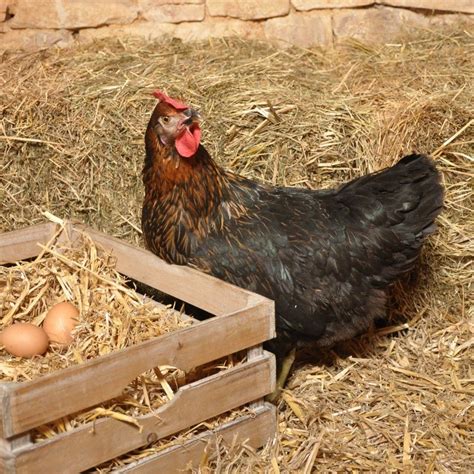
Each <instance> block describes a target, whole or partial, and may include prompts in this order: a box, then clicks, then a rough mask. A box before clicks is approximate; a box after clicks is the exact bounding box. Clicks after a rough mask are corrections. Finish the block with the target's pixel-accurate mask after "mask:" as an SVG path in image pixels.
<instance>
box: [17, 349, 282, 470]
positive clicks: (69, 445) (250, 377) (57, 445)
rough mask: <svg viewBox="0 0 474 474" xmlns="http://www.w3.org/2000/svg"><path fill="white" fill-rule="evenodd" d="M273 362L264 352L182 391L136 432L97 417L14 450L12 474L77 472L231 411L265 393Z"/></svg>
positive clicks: (268, 389)
mask: <svg viewBox="0 0 474 474" xmlns="http://www.w3.org/2000/svg"><path fill="white" fill-rule="evenodd" d="M274 386H275V359H274V356H273V354H269V353H266V354H265V355H264V356H262V357H261V358H260V359H259V360H254V361H252V362H247V363H245V364H242V365H240V366H236V367H234V368H231V369H228V370H226V371H224V372H221V373H218V374H215V375H212V376H210V377H207V378H206V379H203V380H200V381H198V382H195V383H193V384H189V385H186V386H185V387H182V388H181V389H180V390H179V391H178V392H177V394H176V396H175V398H174V399H173V400H172V401H171V402H170V403H169V404H166V405H165V406H164V407H162V408H160V409H159V410H157V411H156V413H155V415H149V416H145V417H141V418H138V421H139V423H140V424H141V425H142V426H143V430H142V432H141V433H140V432H139V430H138V429H137V428H136V427H135V426H132V425H130V424H127V423H124V422H120V421H117V420H115V419H111V418H108V419H101V420H98V421H96V422H95V423H88V424H87V425H85V426H84V427H81V428H79V429H76V430H74V431H72V432H69V433H64V434H62V435H58V436H56V437H55V438H53V439H51V440H49V441H45V442H42V443H38V444H36V445H32V446H31V447H29V448H24V449H21V450H18V451H15V452H14V453H15V456H16V459H15V460H16V463H15V464H16V469H17V473H18V474H30V473H31V474H37V473H39V472H47V473H48V474H55V473H58V474H62V473H64V472H79V471H82V470H85V469H88V468H90V467H93V466H95V465H97V464H100V463H102V462H105V461H107V460H109V459H112V458H114V457H117V456H120V455H121V454H123V453H125V452H128V451H130V450H133V449H136V448H139V447H141V446H144V445H145V444H148V443H149V441H150V439H161V438H163V437H165V436H169V435H171V434H173V433H176V432H178V431H181V430H182V429H185V428H187V427H189V426H193V425H195V424H198V423H200V422H202V421H204V420H207V419H209V418H212V417H213V416H216V415H218V414H222V413H225V412H226V411H229V410H232V409H234V408H237V407H239V406H241V405H244V404H245V403H248V402H251V401H252V400H255V399H257V398H260V397H262V396H264V395H265V394H267V393H269V392H271V391H272V390H273V389H274Z"/></svg>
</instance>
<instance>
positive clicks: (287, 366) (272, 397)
mask: <svg viewBox="0 0 474 474" xmlns="http://www.w3.org/2000/svg"><path fill="white" fill-rule="evenodd" d="M295 358H296V347H293V349H291V350H290V352H288V353H287V354H286V355H285V357H284V358H283V360H282V362H281V367H280V371H279V373H278V378H277V382H276V387H275V390H273V392H272V393H270V394H269V395H267V396H266V400H267V401H268V402H270V403H276V401H277V400H278V398H279V397H280V394H281V391H282V390H283V388H284V386H285V383H286V380H287V379H288V375H289V374H290V370H291V368H292V367H293V363H294V362H295Z"/></svg>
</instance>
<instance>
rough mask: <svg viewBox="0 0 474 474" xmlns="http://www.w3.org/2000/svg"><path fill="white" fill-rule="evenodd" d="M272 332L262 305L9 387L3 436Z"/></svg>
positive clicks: (269, 316)
mask: <svg viewBox="0 0 474 474" xmlns="http://www.w3.org/2000/svg"><path fill="white" fill-rule="evenodd" d="M272 331H273V318H272V312H271V311H269V309H268V307H267V306H266V305H265V304H264V303H261V304H259V305H257V306H255V307H253V308H250V309H243V310H241V311H236V312H235V313H233V314H230V315H228V316H223V317H221V318H217V317H216V318H211V319H208V320H206V321H203V322H201V323H198V324H195V325H193V326H191V327H188V328H185V329H182V330H179V331H176V332H173V333H170V334H166V335H163V336H160V337H158V338H156V339H153V340H149V341H145V342H143V343H141V344H137V345H135V346H132V347H129V348H127V349H123V350H121V351H117V352H114V353H112V354H108V355H106V356H102V357H99V358H97V359H94V360H91V361H88V362H86V363H84V364H81V365H78V366H74V367H70V368H68V369H64V370H62V371H58V372H55V373H52V374H49V375H46V376H44V377H41V378H39V379H37V380H33V381H31V382H25V383H21V384H14V383H7V384H3V386H4V387H5V391H6V393H7V395H6V396H7V397H8V402H6V403H8V407H9V413H10V419H8V418H7V417H6V418H4V419H3V420H2V422H3V427H2V428H3V435H4V436H5V437H9V436H12V435H15V434H17V433H22V432H24V431H26V430H28V429H31V428H34V427H35V426H39V425H42V424H44V423H47V422H49V421H52V420H55V419H57V418H60V417H61V416H65V415H67V414H69V413H74V412H76V411H79V410H82V409H85V408H88V407H90V406H93V405H96V404H98V403H100V402H103V401H105V400H109V399H111V398H114V397H117V396H119V395H120V394H121V393H122V389H123V388H124V387H125V386H126V385H128V384H129V383H130V382H131V381H132V380H133V379H134V378H136V377H137V376H138V375H140V374H142V373H143V372H145V371H146V370H149V369H152V368H153V367H156V366H159V365H172V366H175V367H179V368H181V369H183V370H185V371H187V370H189V369H191V368H193V367H196V366H199V365H202V364H204V363H206V362H210V361H212V360H215V359H218V358H219V357H223V356H225V355H227V354H232V353H233V352H237V351H239V350H241V349H244V348H246V347H250V346H253V345H255V344H259V343H261V342H263V341H265V340H267V339H269V338H271V337H272V334H273V333H272ZM209 341H212V344H209ZM7 422H8V423H7Z"/></svg>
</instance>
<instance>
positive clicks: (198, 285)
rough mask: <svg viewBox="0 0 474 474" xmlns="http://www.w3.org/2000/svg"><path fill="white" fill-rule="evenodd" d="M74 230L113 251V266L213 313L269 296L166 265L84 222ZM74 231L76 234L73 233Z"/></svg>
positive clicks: (147, 253)
mask: <svg viewBox="0 0 474 474" xmlns="http://www.w3.org/2000/svg"><path fill="white" fill-rule="evenodd" d="M74 229H75V230H76V232H78V233H79V232H81V231H84V232H87V234H89V235H90V236H91V237H92V238H93V240H94V241H96V242H98V243H99V244H101V245H102V246H103V247H104V248H106V249H110V250H112V251H113V254H114V256H115V257H116V258H117V270H118V271H119V272H121V273H124V274H125V275H127V276H129V277H130V278H133V279H135V280H138V281H140V282H142V283H145V284H147V285H150V286H152V287H154V288H158V289H159V290H160V291H163V292H164V293H167V294H168V295H171V296H173V297H175V298H178V299H180V300H183V301H186V302H187V303H190V304H192V305H194V306H197V307H199V308H202V309H204V310H206V311H208V312H210V313H212V314H215V315H217V316H220V315H223V314H227V313H230V312H233V311H236V310H238V309H241V308H243V307H247V306H249V305H252V304H254V303H256V302H258V301H262V300H266V301H268V302H269V304H273V303H272V302H271V300H268V299H266V298H264V297H263V296H260V295H256V294H255V293H252V292H250V291H247V290H243V289H241V288H238V287H237V286H234V285H231V284H229V283H226V282H224V281H222V280H219V279H218V278H214V277H212V276H210V275H206V274H205V273H202V272H200V271H198V270H194V269H192V268H189V267H185V266H179V265H170V264H168V263H166V262H164V261H163V260H161V259H160V258H158V257H157V256H156V255H153V254H152V253H151V252H149V251H148V250H144V249H139V248H137V247H134V246H132V245H129V244H126V243H125V242H122V241H120V240H119V239H115V238H113V237H110V236H108V235H106V234H103V233H101V232H98V231H96V230H94V229H91V228H90V227H87V226H84V225H74ZM76 235H77V234H76Z"/></svg>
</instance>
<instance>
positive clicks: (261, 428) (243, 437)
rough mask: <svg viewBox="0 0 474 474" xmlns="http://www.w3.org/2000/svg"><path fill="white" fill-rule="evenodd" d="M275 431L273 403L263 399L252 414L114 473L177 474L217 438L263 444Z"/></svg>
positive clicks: (194, 462)
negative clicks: (260, 405) (262, 403)
mask: <svg viewBox="0 0 474 474" xmlns="http://www.w3.org/2000/svg"><path fill="white" fill-rule="evenodd" d="M275 432H276V407H275V406H274V405H271V404H269V403H266V404H265V405H264V406H262V407H261V408H258V409H257V410H255V413H254V414H252V415H245V416H243V417H240V418H238V419H237V420H233V421H230V422H228V423H225V424H223V425H222V426H220V427H219V428H216V429H214V430H210V431H206V432H204V433H202V434H200V435H198V436H196V437H195V438H194V439H192V440H190V441H186V442H184V443H182V444H179V445H177V446H172V447H170V448H167V449H165V450H163V451H162V452H160V453H157V454H154V455H151V456H149V457H147V458H144V459H142V460H140V461H138V462H136V463H133V464H130V465H128V466H126V467H123V468H119V469H117V470H115V471H114V472H116V474H156V473H157V472H163V473H166V474H174V473H176V474H178V473H182V472H184V471H185V470H186V469H190V468H197V467H198V466H199V463H200V461H201V459H202V456H203V454H204V452H205V450H206V449H208V447H210V446H211V447H212V443H214V442H216V441H217V440H218V439H221V440H222V441H223V442H224V443H225V444H226V445H227V446H230V445H232V444H234V443H238V444H242V443H244V442H245V444H246V445H247V446H249V447H251V448H254V449H256V448H259V447H261V446H263V445H264V444H265V443H266V442H267V441H268V440H269V439H271V437H272V436H273V435H274V434H275Z"/></svg>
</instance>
